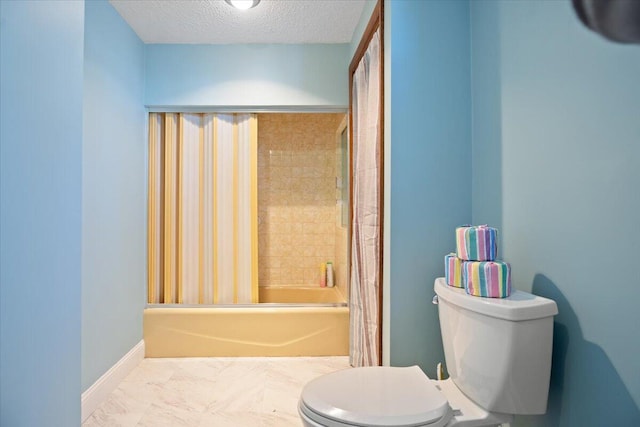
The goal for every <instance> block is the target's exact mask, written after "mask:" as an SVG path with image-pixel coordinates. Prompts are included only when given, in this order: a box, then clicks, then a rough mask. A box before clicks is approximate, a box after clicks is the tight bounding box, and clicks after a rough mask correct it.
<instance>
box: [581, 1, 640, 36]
mask: <svg viewBox="0 0 640 427" xmlns="http://www.w3.org/2000/svg"><path fill="white" fill-rule="evenodd" d="M572 1H573V8H574V9H575V10H576V13H577V14H578V17H579V18H580V20H581V21H582V23H583V24H584V25H586V26H587V27H588V28H590V29H591V30H593V31H595V32H596V33H599V34H601V35H603V36H604V37H606V38H607V39H609V40H612V41H615V42H620V43H640V0H572Z"/></svg>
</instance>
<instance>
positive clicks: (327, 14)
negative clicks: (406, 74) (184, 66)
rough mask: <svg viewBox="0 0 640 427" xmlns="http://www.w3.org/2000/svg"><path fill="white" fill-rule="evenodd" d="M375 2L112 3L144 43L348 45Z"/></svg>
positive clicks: (167, 0)
mask: <svg viewBox="0 0 640 427" xmlns="http://www.w3.org/2000/svg"><path fill="white" fill-rule="evenodd" d="M367 1H373V0H262V1H261V2H260V4H258V6H256V7H254V8H253V9H249V10H245V11H241V10H237V9H234V8H232V7H231V6H229V5H228V4H227V3H225V2H224V1H223V0H189V1H187V0H181V1H176V0H110V3H111V4H112V5H113V7H115V8H116V10H117V11H118V13H120V15H121V16H122V17H123V18H124V20H125V21H127V23H128V24H129V25H130V26H131V28H133V30H134V31H135V32H136V34H138V36H139V37H140V38H141V39H142V41H143V42H145V43H200V44H232V43H349V42H350V41H351V37H352V35H353V31H354V29H355V27H356V25H357V24H358V21H359V19H360V15H361V14H362V9H363V7H364V4H365V3H366V2H367Z"/></svg>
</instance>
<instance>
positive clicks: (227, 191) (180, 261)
mask: <svg viewBox="0 0 640 427" xmlns="http://www.w3.org/2000/svg"><path fill="white" fill-rule="evenodd" d="M257 209H258V199H257V118H256V116H255V115H254V114H187V113H150V114H149V206H148V216H149V218H148V227H149V230H148V302H149V303H152V304H153V303H155V304H157V303H166V304H172V303H174V304H175V303H177V304H234V303H256V302H258V223H257V217H258V216H257Z"/></svg>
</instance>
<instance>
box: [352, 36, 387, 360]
mask: <svg viewBox="0 0 640 427" xmlns="http://www.w3.org/2000/svg"><path fill="white" fill-rule="evenodd" d="M380 67H381V64H380V30H378V31H376V33H375V34H374V35H373V38H372V39H371V42H370V43H369V47H368V48H367V50H366V52H365V54H364V56H363V57H362V60H361V61H360V63H359V64H358V67H357V68H356V70H355V73H354V75H353V87H352V117H353V119H352V122H353V144H352V146H353V160H352V162H353V223H352V231H351V284H350V297H349V310H350V316H349V318H350V333H349V336H350V346H349V347H350V348H349V358H350V363H351V365H352V366H376V365H378V364H379V362H380V360H379V344H378V342H379V334H380V333H381V331H380V330H379V327H378V319H379V315H380V307H379V302H378V295H379V294H378V291H379V288H380V286H381V283H380V275H379V266H380V262H381V260H380V244H381V230H382V224H381V206H382V205H381V197H380V174H381V168H382V165H381V164H380V161H379V159H380V150H381V149H382V148H381V139H380V127H379V111H380V77H381V75H380Z"/></svg>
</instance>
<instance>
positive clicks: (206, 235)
mask: <svg viewBox="0 0 640 427" xmlns="http://www.w3.org/2000/svg"><path fill="white" fill-rule="evenodd" d="M245 119H246V120H248V121H247V123H250V124H247V125H246V126H245V127H244V128H243V126H244V124H243V123H244V122H243V121H244V120H245ZM227 124H229V128H228V129H227V130H225V129H224V126H227ZM210 135H212V136H210ZM247 135H248V136H247ZM346 135H347V132H346V114H344V113H275V112H273V113H272V112H269V113H259V114H239V115H234V114H220V115H217V114H208V113H207V114H204V113H203V114H199V113H195V114H194V113H189V114H184V115H183V114H172V113H167V114H164V113H150V127H149V296H148V305H147V308H146V309H145V311H144V340H145V347H146V356H147V357H188V356H327V355H347V354H348V351H349V350H348V345H349V309H348V307H347V297H348V280H347V279H348V271H347V270H348V258H347V254H348V236H349V230H348V223H349V222H348V208H349V197H348V193H349V188H348V158H347V156H348V148H347V138H346ZM227 137H228V139H229V140H230V141H231V142H230V145H229V146H230V147H232V148H230V149H229V150H228V152H227V153H226V154H225V153H224V151H223V150H224V148H222V144H223V142H222V140H223V139H224V138H227ZM243 137H246V138H245V139H246V141H248V142H247V146H248V147H249V148H248V149H247V150H248V152H246V153H245V152H244V151H243V150H244V149H243V148H233V147H234V146H235V147H242V145H241V144H242V139H243ZM252 150H253V151H252ZM225 155H226V156H228V157H227V160H228V161H226V162H225V158H224V156H225ZM243 156H246V158H247V160H246V164H247V165H249V167H250V168H251V166H252V170H250V171H249V172H247V173H246V177H247V178H242V177H239V178H237V177H235V178H234V177H231V178H225V177H224V176H222V175H220V173H221V172H220V170H221V169H224V168H227V167H228V166H229V164H232V165H233V166H232V167H230V168H231V169H234V170H235V169H242V166H241V163H242V162H243V160H242V159H243ZM216 157H219V159H218V160H217V159H216ZM194 169H195V170H194ZM222 173H224V172H222ZM216 178H217V179H216ZM225 179H226V180H227V181H225ZM225 182H226V183H227V184H225ZM243 182H244V184H243ZM225 185H226V186H227V187H228V188H229V189H231V190H227V189H225V188H226V187H223V186H225ZM243 185H245V186H246V189H247V196H246V200H247V203H246V212H243V211H242V209H243V208H242V206H243V202H242V200H243V197H244V196H243V195H242V188H243ZM227 193H228V194H227ZM189 197H191V198H192V199H193V200H191V201H190V200H188V199H187V198H189ZM225 197H227V198H226V199H225ZM225 200H226V201H227V202H228V203H227V205H229V204H232V205H233V210H232V211H230V212H231V213H229V214H225V213H224V212H223V209H224V206H223V205H224V203H225ZM172 201H175V203H173V202H172ZM225 215H228V216H229V221H230V222H229V226H225V225H224V224H223V220H224V216H225ZM236 217H237V218H238V219H234V218H236ZM243 218H244V219H243ZM242 221H246V227H245V229H246V232H243V231H242V229H243V228H242V227H243V225H242ZM189 233H191V236H192V239H194V240H193V243H189V240H188V239H189ZM225 233H227V234H225ZM243 233H244V235H243ZM216 235H219V236H220V238H219V242H218V243H216V240H215V237H214V236H216ZM238 236H239V237H238ZM243 236H244V238H245V240H246V242H247V244H246V245H245V246H246V248H243V247H242V243H241V242H240V243H238V241H241V240H242V238H243ZM229 241H233V244H232V245H231V244H229ZM225 245H227V246H225ZM229 245H230V246H229ZM234 245H236V246H238V247H239V248H237V247H236V246H234ZM243 251H244V252H243ZM243 253H246V254H248V257H249V258H248V259H249V261H242V254H243ZM218 255H221V256H222V257H223V258H224V257H225V256H227V257H231V258H233V259H232V260H231V259H227V261H228V263H229V265H232V266H233V268H234V270H233V271H231V272H228V273H224V272H223V271H222V268H220V269H219V270H220V271H218V272H217V271H216V267H218V266H219V265H222V263H223V262H224V259H223V260H222V261H219V260H216V258H215V257H216V256H218ZM326 262H332V263H333V266H334V277H333V279H334V283H335V286H334V287H321V286H320V275H321V264H322V263H326ZM189 269H191V270H192V271H188V270H189ZM243 277H244V278H245V279H246V282H247V286H248V288H247V290H245V291H242V290H239V288H240V287H241V286H242V284H241V282H242V280H243V279H242V278H243ZM231 282H233V285H231ZM225 286H226V287H227V288H228V291H224V289H223V288H224V287H225ZM225 292H227V296H225V294H224V293H225ZM243 292H244V295H245V296H246V297H244V298H245V299H243V296H242V295H243Z"/></svg>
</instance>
